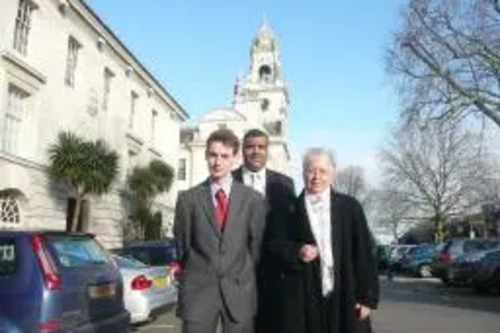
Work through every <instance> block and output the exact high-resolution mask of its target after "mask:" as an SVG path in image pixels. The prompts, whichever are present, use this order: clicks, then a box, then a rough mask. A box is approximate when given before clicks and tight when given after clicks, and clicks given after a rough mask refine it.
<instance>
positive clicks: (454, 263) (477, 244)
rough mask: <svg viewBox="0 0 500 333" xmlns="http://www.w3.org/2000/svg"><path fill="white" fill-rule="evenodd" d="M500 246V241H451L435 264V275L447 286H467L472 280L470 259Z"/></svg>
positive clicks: (480, 239)
mask: <svg viewBox="0 0 500 333" xmlns="http://www.w3.org/2000/svg"><path fill="white" fill-rule="evenodd" d="M499 246H500V239H489V238H476V239H468V238H465V239H464V238H454V239H450V240H448V241H447V242H445V244H444V246H442V249H441V251H440V252H439V253H438V254H437V256H436V258H435V260H434V262H433V266H432V270H433V274H434V276H436V277H438V278H440V279H441V280H442V281H443V282H444V283H446V284H450V285H453V284H466V283H468V282H469V280H470V270H469V265H468V262H469V260H470V259H469V258H470V257H471V256H473V255H474V253H477V252H481V251H486V250H489V249H493V248H495V247H499Z"/></svg>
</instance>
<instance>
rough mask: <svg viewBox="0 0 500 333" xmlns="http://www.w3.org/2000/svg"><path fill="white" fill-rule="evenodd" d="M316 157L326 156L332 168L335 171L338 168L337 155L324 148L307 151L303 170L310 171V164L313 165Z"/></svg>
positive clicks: (303, 160) (313, 148)
mask: <svg viewBox="0 0 500 333" xmlns="http://www.w3.org/2000/svg"><path fill="white" fill-rule="evenodd" d="M315 156H326V157H327V158H328V161H329V162H330V165H331V166H332V168H333V169H335V168H336V166H337V162H336V160H335V155H334V153H333V151H332V150H330V149H328V148H324V147H312V148H309V149H307V150H306V152H305V154H304V157H303V159H302V168H303V170H307V169H308V167H309V164H310V163H311V159H312V158H313V157H315Z"/></svg>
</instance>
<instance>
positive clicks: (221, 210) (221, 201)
mask: <svg viewBox="0 0 500 333" xmlns="http://www.w3.org/2000/svg"><path fill="white" fill-rule="evenodd" d="M215 199H216V201H217V206H216V208H215V213H216V215H217V222H219V227H220V229H221V230H222V229H224V225H225V223H226V215H227V196H226V193H224V190H223V189H222V188H221V189H219V190H218V191H217V193H215Z"/></svg>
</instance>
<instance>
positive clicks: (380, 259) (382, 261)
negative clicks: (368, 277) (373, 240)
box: [376, 245, 390, 272]
mask: <svg viewBox="0 0 500 333" xmlns="http://www.w3.org/2000/svg"><path fill="white" fill-rule="evenodd" d="M389 250H390V249H389V246H388V245H377V248H376V251H377V252H376V258H377V264H378V270H379V271H380V272H383V271H385V270H386V269H387V266H388V265H389Z"/></svg>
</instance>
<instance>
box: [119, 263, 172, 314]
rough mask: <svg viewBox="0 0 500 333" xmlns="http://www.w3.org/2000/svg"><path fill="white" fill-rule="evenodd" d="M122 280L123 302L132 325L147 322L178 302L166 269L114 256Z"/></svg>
mask: <svg viewBox="0 0 500 333" xmlns="http://www.w3.org/2000/svg"><path fill="white" fill-rule="evenodd" d="M113 259H114V261H115V263H116V264H117V265H118V267H119V269H120V273H121V275H122V277H123V299H124V302H125V308H126V309H127V310H128V312H130V315H131V321H132V323H140V322H144V321H147V320H149V318H150V317H151V313H152V312H153V311H155V310H159V309H161V308H164V307H166V306H168V305H169V304H174V303H175V302H176V301H177V287H176V285H175V283H174V279H173V276H172V273H171V272H170V270H169V269H168V268H164V267H152V266H147V265H145V264H143V263H142V262H140V261H137V260H134V259H131V258H124V257H120V256H116V255H115V256H113Z"/></svg>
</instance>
